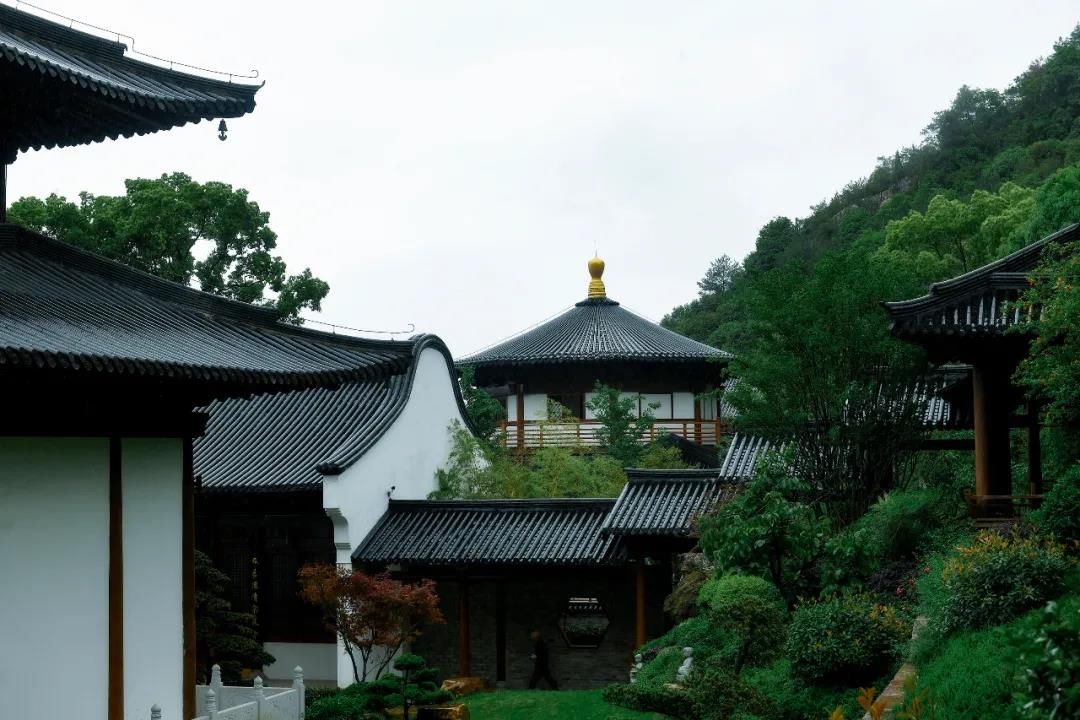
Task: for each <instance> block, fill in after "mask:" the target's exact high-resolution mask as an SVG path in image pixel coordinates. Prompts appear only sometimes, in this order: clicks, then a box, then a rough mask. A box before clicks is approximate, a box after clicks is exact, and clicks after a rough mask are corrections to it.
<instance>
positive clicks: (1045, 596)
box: [919, 532, 1071, 634]
mask: <svg viewBox="0 0 1080 720" xmlns="http://www.w3.org/2000/svg"><path fill="white" fill-rule="evenodd" d="M1070 566H1071V561H1070V560H1069V559H1068V557H1066V555H1065V549H1064V547H1063V546H1062V545H1060V544H1058V543H1056V542H1054V541H1052V540H1047V539H1043V538H1040V537H1038V536H1033V537H1023V536H1020V535H1019V534H1013V535H1009V536H1005V535H1001V534H998V533H994V532H982V533H980V534H979V535H978V536H977V537H976V538H975V540H974V541H973V542H971V543H970V544H967V545H962V546H959V547H957V548H955V549H954V550H953V551H952V552H951V553H950V554H948V555H947V556H945V557H943V558H941V557H939V558H936V559H934V560H933V561H932V562H931V565H930V566H929V567H930V572H928V573H927V574H925V575H924V576H923V578H922V579H921V580H920V581H919V592H920V596H921V599H922V606H923V610H924V613H925V614H926V616H927V617H928V618H929V619H930V621H931V623H932V625H933V627H934V629H935V630H936V631H938V632H941V633H943V634H948V633H950V632H954V631H956V630H963V629H975V628H981V627H986V626H989V625H997V624H1000V623H1003V622H1007V621H1008V620H1011V619H1012V618H1014V617H1016V616H1017V615H1019V614H1021V613H1022V612H1024V611H1026V610H1030V609H1031V608H1035V607H1039V606H1040V605H1042V604H1043V603H1045V602H1046V601H1047V600H1049V599H1050V598H1053V597H1055V596H1056V595H1057V594H1058V593H1060V592H1061V591H1062V589H1063V587H1064V577H1065V574H1066V572H1067V571H1068V570H1069V568H1070Z"/></svg>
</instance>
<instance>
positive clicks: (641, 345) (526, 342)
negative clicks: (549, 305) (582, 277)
mask: <svg viewBox="0 0 1080 720" xmlns="http://www.w3.org/2000/svg"><path fill="white" fill-rule="evenodd" d="M730 357H731V355H730V353H727V352H725V351H723V350H719V349H717V348H714V347H712V346H710V345H706V344H705V343H700V342H698V341H697V340H691V339H690V338H688V337H685V336H683V335H679V334H678V333H675V332H672V331H671V330H668V329H667V328H664V327H661V326H660V325H658V324H656V323H654V322H652V321H650V320H646V319H645V318H643V317H641V316H640V315H636V314H634V313H632V312H630V311H629V310H627V309H625V308H624V307H622V306H621V305H619V303H617V302H615V301H614V300H611V299H609V298H590V299H587V300H583V301H581V302H579V303H577V304H576V305H574V307H572V308H570V309H569V310H567V311H566V312H564V313H562V314H560V315H558V316H557V317H555V318H553V319H552V320H548V321H547V322H545V323H543V324H541V325H539V326H537V327H535V328H532V329H531V330H527V331H525V332H523V333H521V334H520V335H517V336H515V337H513V338H511V339H509V340H507V341H505V342H502V343H499V344H498V345H494V346H493V347H490V348H487V349H485V350H481V351H479V352H477V353H473V354H472V355H469V356H467V357H463V358H461V359H460V360H459V361H458V365H461V366H473V367H484V366H494V365H530V364H546V363H559V362H590V361H612V360H635V361H641V360H644V361H651V362H686V361H703V360H713V359H715V360H720V359H726V358H730Z"/></svg>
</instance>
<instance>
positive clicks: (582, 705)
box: [464, 690, 667, 720]
mask: <svg viewBox="0 0 1080 720" xmlns="http://www.w3.org/2000/svg"><path fill="white" fill-rule="evenodd" d="M464 702H465V704H466V705H468V706H469V712H470V713H471V715H472V720H509V719H510V718H512V719H513V720H552V719H553V718H565V719H566V720H662V719H663V718H667V716H666V715H661V714H659V713H647V712H637V711H636V710H627V709H626V708H621V707H617V706H615V705H609V704H607V703H606V702H604V700H603V699H602V698H601V697H600V691H599V690H499V691H496V692H491V693H479V694H477V695H470V696H468V697H466V698H465V699H464Z"/></svg>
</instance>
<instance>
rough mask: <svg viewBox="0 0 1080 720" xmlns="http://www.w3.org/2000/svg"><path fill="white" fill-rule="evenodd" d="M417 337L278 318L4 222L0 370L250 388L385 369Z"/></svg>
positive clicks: (374, 374) (405, 358) (403, 360)
mask: <svg viewBox="0 0 1080 720" xmlns="http://www.w3.org/2000/svg"><path fill="white" fill-rule="evenodd" d="M412 349H413V345H412V343H408V342H389V341H375V340H362V339H359V338H350V337H346V336H341V335H333V334H330V333H323V332H317V331H313V330H307V329H304V328H299V327H295V326H291V325H285V324H282V323H279V322H277V320H276V316H275V313H274V311H273V310H271V309H268V308H260V307H254V306H251V305H247V304H244V303H239V302H233V301H230V300H226V299H223V298H220V297H217V296H214V295H210V294H208V293H203V292H199V291H197V290H193V289H191V288H188V287H184V286H182V285H178V284H176V283H171V282H167V281H165V280H162V279H160V278H157V277H154V276H152V275H148V274H146V273H143V272H140V271H138V270H134V269H132V268H129V267H126V266H124V265H121V264H119V263H116V262H112V261H110V260H106V259H104V258H101V257H98V256H96V255H93V254H91V253H88V252H86V251H84V250H80V249H77V248H75V247H72V246H70V245H67V244H65V243H61V242H59V241H56V240H52V239H50V238H46V237H43V236H41V235H37V234H34V233H30V232H28V231H26V230H22V229H21V228H17V227H15V226H13V225H0V369H3V368H5V367H6V368H8V369H12V368H23V369H27V370H41V369H47V370H50V371H66V372H72V373H97V374H113V375H121V376H133V377H157V378H161V379H162V380H169V381H190V380H195V381H203V382H217V383H228V384H231V385H239V386H243V387H246V388H248V389H249V390H250V391H260V390H280V389H287V388H298V387H314V386H324V385H331V384H336V383H340V382H346V381H350V380H366V379H371V378H379V377H384V376H386V375H387V374H388V373H390V372H401V371H403V370H404V369H405V368H407V367H408V365H409V362H410V359H411V356H412Z"/></svg>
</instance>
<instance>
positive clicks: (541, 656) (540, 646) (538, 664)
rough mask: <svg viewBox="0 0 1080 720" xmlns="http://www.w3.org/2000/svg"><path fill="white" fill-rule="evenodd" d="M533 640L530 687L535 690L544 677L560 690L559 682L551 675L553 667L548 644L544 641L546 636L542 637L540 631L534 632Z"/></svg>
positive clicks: (555, 688) (551, 685)
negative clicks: (549, 662)
mask: <svg viewBox="0 0 1080 720" xmlns="http://www.w3.org/2000/svg"><path fill="white" fill-rule="evenodd" d="M532 640H533V661H534V663H535V664H534V665H533V674H532V678H530V679H529V689H530V690H535V689H536V685H537V683H539V682H540V679H541V678H543V679H544V680H547V683H548V685H549V686H550V687H551V689H552V690H558V689H559V684H558V683H557V682H555V678H553V677H551V667H550V665H549V664H548V660H549V655H548V646H547V643H546V642H544V638H542V637H540V633H533V634H532Z"/></svg>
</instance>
